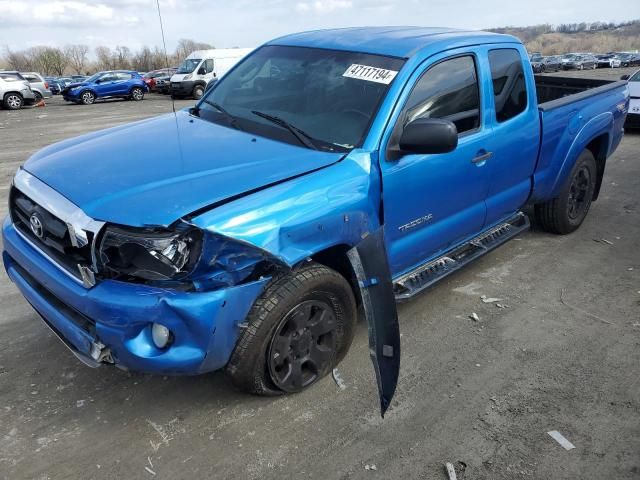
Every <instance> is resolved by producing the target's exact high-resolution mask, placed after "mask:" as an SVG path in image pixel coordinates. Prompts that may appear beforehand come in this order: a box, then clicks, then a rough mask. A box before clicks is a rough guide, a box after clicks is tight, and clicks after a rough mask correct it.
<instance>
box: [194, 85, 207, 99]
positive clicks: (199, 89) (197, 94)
mask: <svg viewBox="0 0 640 480" xmlns="http://www.w3.org/2000/svg"><path fill="white" fill-rule="evenodd" d="M192 95H193V98H195V99H196V100H200V99H201V98H202V96H203V95H204V87H203V86H202V85H196V86H195V87H193V93H192Z"/></svg>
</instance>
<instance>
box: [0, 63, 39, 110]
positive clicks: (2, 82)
mask: <svg viewBox="0 0 640 480" xmlns="http://www.w3.org/2000/svg"><path fill="white" fill-rule="evenodd" d="M35 102H36V97H35V95H34V93H33V90H31V87H30V86H29V82H28V81H27V80H25V78H24V77H23V76H22V75H20V74H19V73H17V72H6V71H1V70H0V106H1V107H2V108H6V109H7V110H19V109H21V108H22V107H23V106H24V105H33V104H34V103H35Z"/></svg>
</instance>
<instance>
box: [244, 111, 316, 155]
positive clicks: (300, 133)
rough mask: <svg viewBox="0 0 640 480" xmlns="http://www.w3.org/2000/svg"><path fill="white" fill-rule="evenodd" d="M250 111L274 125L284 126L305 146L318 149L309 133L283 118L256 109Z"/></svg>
mask: <svg viewBox="0 0 640 480" xmlns="http://www.w3.org/2000/svg"><path fill="white" fill-rule="evenodd" d="M251 113H253V114H254V115H257V116H258V117H262V118H264V119H265V120H269V121H270V122H271V123H275V124H276V125H279V126H281V127H283V128H286V129H287V130H289V131H290V132H291V133H292V134H293V136H294V137H296V138H297V139H298V141H299V142H300V143H301V144H303V145H304V146H305V147H307V148H310V149H311V150H318V147H317V146H316V145H315V144H314V143H313V141H314V140H315V139H314V138H313V137H312V136H311V135H309V134H308V133H307V132H305V131H304V130H300V129H299V128H298V127H296V126H293V125H291V124H290V123H289V122H287V121H286V120H285V119H283V118H280V117H276V116H275V115H270V114H268V113H264V112H260V111H258V110H251Z"/></svg>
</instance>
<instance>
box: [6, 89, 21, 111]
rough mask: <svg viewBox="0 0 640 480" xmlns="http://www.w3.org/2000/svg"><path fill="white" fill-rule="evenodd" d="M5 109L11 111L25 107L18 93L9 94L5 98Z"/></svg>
mask: <svg viewBox="0 0 640 480" xmlns="http://www.w3.org/2000/svg"><path fill="white" fill-rule="evenodd" d="M3 103H4V108H7V109H9V110H20V109H21V108H22V106H23V105H24V100H23V98H22V96H21V95H20V94H18V93H7V94H6V95H5V96H4V102H3Z"/></svg>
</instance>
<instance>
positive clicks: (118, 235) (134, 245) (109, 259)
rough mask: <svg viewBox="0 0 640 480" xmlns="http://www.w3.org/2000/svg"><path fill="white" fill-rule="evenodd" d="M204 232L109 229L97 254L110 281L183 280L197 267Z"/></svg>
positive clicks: (100, 243) (190, 230) (100, 266)
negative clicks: (128, 279) (122, 279)
mask: <svg viewBox="0 0 640 480" xmlns="http://www.w3.org/2000/svg"><path fill="white" fill-rule="evenodd" d="M201 251H202V232H201V231H200V230H198V229H195V228H183V229H175V230H173V229H167V230H157V229H135V230H134V229H128V228H127V229H124V228H121V227H114V226H109V227H107V229H106V230H105V232H104V235H103V236H102V239H101V241H100V242H99V247H98V251H97V255H96V257H97V260H98V264H99V269H100V271H101V273H102V274H103V275H104V276H105V277H108V278H130V277H133V278H135V279H140V280H146V281H166V280H179V279H181V278H184V277H186V276H187V275H188V274H189V273H190V272H191V271H192V270H193V269H194V268H195V266H196V264H197V262H198V259H199V257H200V253H201Z"/></svg>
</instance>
